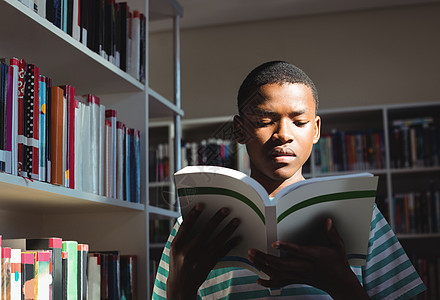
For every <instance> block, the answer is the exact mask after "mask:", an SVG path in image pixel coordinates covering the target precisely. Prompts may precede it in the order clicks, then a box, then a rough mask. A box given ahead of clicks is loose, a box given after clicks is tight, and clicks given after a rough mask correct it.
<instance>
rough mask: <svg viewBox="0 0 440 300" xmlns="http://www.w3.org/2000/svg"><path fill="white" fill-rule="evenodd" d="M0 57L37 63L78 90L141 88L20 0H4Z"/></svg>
mask: <svg viewBox="0 0 440 300" xmlns="http://www.w3.org/2000/svg"><path fill="white" fill-rule="evenodd" d="M0 19H2V20H6V21H7V22H6V23H7V26H5V25H4V26H0V38H1V47H0V57H11V56H15V57H17V58H22V59H24V60H26V62H27V63H32V64H35V65H36V66H38V67H39V68H40V73H41V74H42V75H45V76H49V77H51V78H52V79H53V80H54V85H63V84H69V85H72V86H74V87H75V88H76V94H78V95H82V94H87V93H91V94H95V95H101V94H110V93H116V92H118V93H119V92H141V91H143V90H144V89H145V84H144V83H142V82H139V81H138V80H136V79H134V78H133V77H132V76H131V75H129V74H127V73H126V72H124V71H122V70H121V69H120V68H118V67H116V66H115V65H113V64H112V63H110V62H109V61H107V60H106V59H104V58H103V57H101V56H100V55H98V54H97V53H95V52H94V51H92V50H90V49H89V48H87V47H86V46H85V45H83V44H81V43H80V42H78V41H77V40H75V39H74V38H72V37H71V36H69V35H68V34H67V33H65V32H63V31H62V30H61V29H59V28H58V27H56V26H55V25H53V24H52V23H51V22H50V21H48V20H47V19H44V18H42V17H40V16H39V15H38V14H37V13H35V12H33V11H32V10H30V9H29V8H27V7H26V6H24V5H23V4H22V3H20V2H19V1H18V0H0Z"/></svg>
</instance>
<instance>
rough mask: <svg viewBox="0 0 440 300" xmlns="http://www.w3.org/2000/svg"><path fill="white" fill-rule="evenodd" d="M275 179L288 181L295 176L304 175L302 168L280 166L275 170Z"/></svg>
mask: <svg viewBox="0 0 440 300" xmlns="http://www.w3.org/2000/svg"><path fill="white" fill-rule="evenodd" d="M272 176H273V179H275V180H277V181H286V180H289V179H293V178H295V177H302V174H301V170H300V169H292V168H279V169H276V170H275V171H274V172H273V175H272Z"/></svg>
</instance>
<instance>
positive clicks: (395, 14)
mask: <svg viewBox="0 0 440 300" xmlns="http://www.w3.org/2000/svg"><path fill="white" fill-rule="evenodd" d="M439 28H440V4H431V5H424V6H407V7H399V8H393V9H384V10H370V11H362V12H351V13H338V14H327V15H315V16H306V17H297V18H289V19H280V20H272V21H264V22H252V23H243V24H235V25H228V26H216V27H207V28H199V29H187V30H182V32H181V70H182V71H181V72H182V106H183V109H184V110H185V118H197V117H210V116H223V115H232V114H234V113H235V111H236V106H235V101H236V93H237V90H238V87H239V85H240V83H241V81H242V80H243V78H244V77H245V76H246V75H247V73H248V72H249V71H250V70H251V69H252V68H253V67H255V66H257V65H258V64H260V63H262V62H264V61H267V60H274V59H281V60H287V61H289V62H292V63H294V64H296V65H298V66H299V67H301V68H303V69H304V70H305V71H306V72H307V73H308V74H309V76H310V77H311V78H312V79H313V80H314V81H315V84H316V85H317V87H318V91H319V93H320V101H321V104H320V105H321V106H320V107H321V108H335V107H345V106H363V105H375V104H388V103H402V102H421V101H435V100H440V80H439V79H440V75H439V74H440V73H439V72H440V71H439V70H440V34H439ZM171 43H172V38H171V35H170V33H169V32H164V33H153V34H151V36H150V66H149V68H150V86H152V87H153V88H154V89H156V90H157V91H159V92H160V93H162V94H163V95H165V96H167V97H169V98H172V95H173V93H172V87H173V83H172V80H170V78H172V77H171V76H172V70H173V69H172V64H171V63H172V61H171V58H172V46H171ZM164 49H168V50H166V51H164Z"/></svg>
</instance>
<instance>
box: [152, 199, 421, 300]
mask: <svg viewBox="0 0 440 300" xmlns="http://www.w3.org/2000/svg"><path fill="white" fill-rule="evenodd" d="M180 224H181V218H179V220H178V221H177V222H176V225H175V226H174V228H173V230H172V232H171V234H170V236H169V238H168V241H167V243H166V245H165V248H164V251H163V254H162V258H161V261H160V264H159V267H158V271H157V275H156V280H155V284H154V289H153V299H166V281H167V276H168V266H169V265H168V262H169V251H170V245H171V241H172V240H173V238H174V236H175V235H176V233H177V231H178V229H179V226H180ZM351 269H352V271H353V272H354V273H355V274H356V276H357V278H358V280H359V281H360V283H361V284H362V286H363V287H364V289H365V290H366V292H367V293H368V295H369V296H370V297H371V299H409V298H412V297H414V296H416V295H417V294H419V293H421V292H423V291H424V290H425V285H424V284H423V282H422V280H421V279H420V277H419V275H418V274H417V272H416V270H415V269H414V267H413V265H412V264H411V262H410V260H409V258H408V256H407V255H406V253H405V251H404V250H403V248H402V246H401V245H400V243H399V241H398V240H397V238H396V236H395V235H394V233H393V231H392V229H391V227H390V226H389V224H388V222H387V221H386V220H385V218H384V217H383V215H382V213H381V212H380V211H379V209H378V208H377V207H376V206H375V207H374V211H373V217H372V221H371V229H370V238H369V243H368V257H367V263H366V265H365V266H363V267H351ZM257 278H258V277H257V276H256V275H255V274H254V273H252V272H251V271H249V270H247V269H241V268H223V269H216V270H212V271H211V272H210V273H209V275H208V277H207V278H206V281H205V282H204V283H203V284H202V286H201V287H200V289H199V291H198V299H240V300H241V299H275V298H276V299H316V300H318V299H319V300H321V299H322V300H324V299H332V298H331V297H330V296H329V295H328V294H326V293H325V292H323V291H321V290H319V289H316V288H314V287H311V286H308V285H304V284H292V285H289V286H286V287H284V288H282V289H281V290H272V291H271V290H269V289H268V288H265V287H262V286H260V285H258V284H257V283H256V280H257Z"/></svg>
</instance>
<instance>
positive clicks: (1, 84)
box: [0, 62, 11, 172]
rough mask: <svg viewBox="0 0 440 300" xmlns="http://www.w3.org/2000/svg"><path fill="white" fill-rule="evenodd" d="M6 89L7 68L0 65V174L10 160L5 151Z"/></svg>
mask: <svg viewBox="0 0 440 300" xmlns="http://www.w3.org/2000/svg"><path fill="white" fill-rule="evenodd" d="M7 87H8V66H7V65H6V64H5V63H3V62H1V63H0V172H5V171H6V164H7V163H6V161H7V160H10V156H11V153H10V152H7V151H6V133H7V130H6V118H7V115H6V113H7V102H6V94H7Z"/></svg>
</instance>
